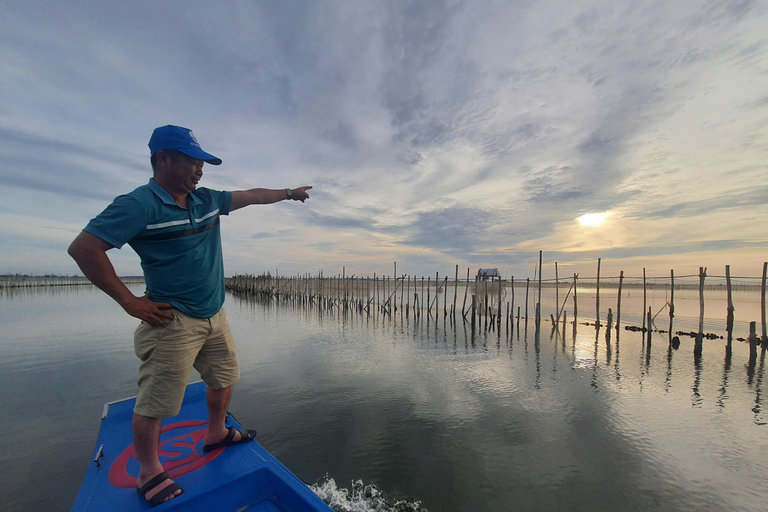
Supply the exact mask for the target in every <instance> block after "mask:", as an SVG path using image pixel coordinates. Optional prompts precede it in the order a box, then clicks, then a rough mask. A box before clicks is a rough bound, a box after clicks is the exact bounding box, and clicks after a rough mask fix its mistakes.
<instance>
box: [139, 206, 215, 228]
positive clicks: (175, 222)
mask: <svg viewBox="0 0 768 512" xmlns="http://www.w3.org/2000/svg"><path fill="white" fill-rule="evenodd" d="M216 211H218V210H216ZM182 224H192V223H191V222H190V221H189V220H188V219H187V220H172V221H170V222H161V223H159V224H147V229H162V228H169V227H171V226H181V225H182Z"/></svg>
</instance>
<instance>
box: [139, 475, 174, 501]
mask: <svg viewBox="0 0 768 512" xmlns="http://www.w3.org/2000/svg"><path fill="white" fill-rule="evenodd" d="M169 478H170V477H169V476H168V472H167V471H163V472H162V473H160V474H159V475H157V476H156V477H154V478H152V479H151V480H150V481H149V482H147V483H145V484H144V485H142V486H141V489H136V491H137V492H138V493H139V494H140V495H141V497H142V498H144V499H146V495H147V493H148V492H150V491H152V490H153V489H155V488H157V486H158V485H160V484H161V483H163V482H165V481H166V480H168V479H169ZM177 490H181V493H179V494H178V495H177V496H174V498H173V499H175V498H178V497H179V496H181V495H182V494H184V489H182V488H181V486H180V485H179V484H177V483H176V482H173V483H172V484H171V485H169V486H167V487H166V488H164V489H163V490H162V491H160V492H158V493H157V494H155V495H154V496H152V497H151V498H150V499H148V500H147V502H149V504H150V505H160V504H161V503H165V498H167V497H168V496H170V495H171V494H173V493H174V492H176V491H177ZM168 501H171V500H168Z"/></svg>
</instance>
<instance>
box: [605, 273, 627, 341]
mask: <svg viewBox="0 0 768 512" xmlns="http://www.w3.org/2000/svg"><path fill="white" fill-rule="evenodd" d="M623 284H624V271H623V270H622V271H621V272H619V296H618V297H617V299H616V330H617V331H618V330H619V326H620V325H621V286H622V285H623ZM608 311H610V309H609V310H608Z"/></svg>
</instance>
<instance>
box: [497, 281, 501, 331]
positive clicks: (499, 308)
mask: <svg viewBox="0 0 768 512" xmlns="http://www.w3.org/2000/svg"><path fill="white" fill-rule="evenodd" d="M497 323H498V327H499V329H501V277H499V307H498V318H497Z"/></svg>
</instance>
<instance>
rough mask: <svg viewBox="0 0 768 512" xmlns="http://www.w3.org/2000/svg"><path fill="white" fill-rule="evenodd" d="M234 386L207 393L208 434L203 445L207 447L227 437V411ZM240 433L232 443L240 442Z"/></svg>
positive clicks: (210, 390)
mask: <svg viewBox="0 0 768 512" xmlns="http://www.w3.org/2000/svg"><path fill="white" fill-rule="evenodd" d="M233 389H234V386H227V387H226V388H221V389H211V388H210V387H209V388H208V391H207V392H206V393H205V399H206V401H207V402H208V432H207V433H206V434H205V439H204V440H203V443H205V444H207V445H211V444H216V443H219V442H221V441H223V440H224V438H225V437H227V433H228V430H227V427H225V426H224V424H225V421H226V419H227V409H228V408H229V401H230V400H232V390H233ZM240 438H241V435H240V432H237V433H235V437H233V438H232V441H239V440H240Z"/></svg>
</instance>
